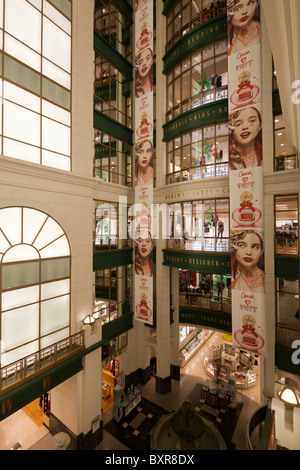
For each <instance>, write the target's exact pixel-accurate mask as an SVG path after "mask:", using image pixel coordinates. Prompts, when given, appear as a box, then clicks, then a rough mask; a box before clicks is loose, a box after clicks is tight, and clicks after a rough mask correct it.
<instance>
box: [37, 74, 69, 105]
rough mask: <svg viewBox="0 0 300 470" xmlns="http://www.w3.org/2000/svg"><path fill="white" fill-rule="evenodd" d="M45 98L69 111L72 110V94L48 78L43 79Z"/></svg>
mask: <svg viewBox="0 0 300 470" xmlns="http://www.w3.org/2000/svg"><path fill="white" fill-rule="evenodd" d="M42 89H43V93H42V95H43V98H46V99H47V100H49V101H53V102H54V103H55V104H58V105H59V106H62V107H63V108H66V109H68V110H70V109H71V94H70V92H69V91H68V90H65V89H64V88H62V87H61V86H60V85H58V84H56V83H53V82H52V81H51V80H48V78H46V77H43V78H42Z"/></svg>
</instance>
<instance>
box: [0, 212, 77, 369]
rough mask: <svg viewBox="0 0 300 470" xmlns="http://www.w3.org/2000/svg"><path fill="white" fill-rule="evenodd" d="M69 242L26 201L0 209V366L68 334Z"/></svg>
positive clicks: (48, 218)
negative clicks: (20, 205) (16, 205)
mask: <svg viewBox="0 0 300 470" xmlns="http://www.w3.org/2000/svg"><path fill="white" fill-rule="evenodd" d="M70 261H71V258H70V246H69V242H68V239H67V237H66V234H65V233H64V231H63V230H62V228H61V227H60V225H59V224H58V223H57V222H56V221H55V220H54V219H52V218H51V217H50V216H48V215H47V214H45V213H44V212H41V211H38V210H35V209H31V208H28V207H7V208H4V209H0V280H1V290H0V292H1V297H0V307H1V308H0V311H1V318H0V320H1V322H0V340H1V366H2V367H3V366H4V365H7V364H11V363H12V362H15V361H17V360H19V359H21V358H22V357H25V356H28V355H30V354H32V353H34V352H36V351H38V350H39V349H43V348H45V347H47V346H49V345H51V344H53V343H56V342H58V341H60V340H61V339H63V338H65V337H67V336H69V335H70Z"/></svg>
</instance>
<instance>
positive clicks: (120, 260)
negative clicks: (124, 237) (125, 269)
mask: <svg viewBox="0 0 300 470" xmlns="http://www.w3.org/2000/svg"><path fill="white" fill-rule="evenodd" d="M132 252H133V250H132V248H130V247H125V248H121V249H117V250H108V251H98V252H95V253H94V255H93V270H94V271H100V270H101V269H108V268H115V267H117V266H125V265H127V264H132Z"/></svg>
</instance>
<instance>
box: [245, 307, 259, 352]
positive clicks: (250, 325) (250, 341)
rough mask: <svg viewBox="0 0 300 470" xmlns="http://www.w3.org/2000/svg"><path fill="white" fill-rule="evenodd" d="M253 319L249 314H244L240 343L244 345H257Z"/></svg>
mask: <svg viewBox="0 0 300 470" xmlns="http://www.w3.org/2000/svg"><path fill="white" fill-rule="evenodd" d="M254 325H255V319H254V318H253V317H252V316H251V315H244V317H243V330H242V343H243V344H245V345H246V346H251V347H252V348H253V347H257V344H258V334H257V333H256V332H255V327H254Z"/></svg>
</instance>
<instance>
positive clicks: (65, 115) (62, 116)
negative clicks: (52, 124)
mask: <svg viewBox="0 0 300 470" xmlns="http://www.w3.org/2000/svg"><path fill="white" fill-rule="evenodd" d="M42 114H43V115H44V116H46V117H49V118H51V119H54V120H55V121H58V122H61V123H62V124H65V125H66V126H70V125H71V114H70V113H69V111H66V110H65V109H63V108H60V107H59V106H56V105H54V104H52V103H49V101H46V100H42Z"/></svg>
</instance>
